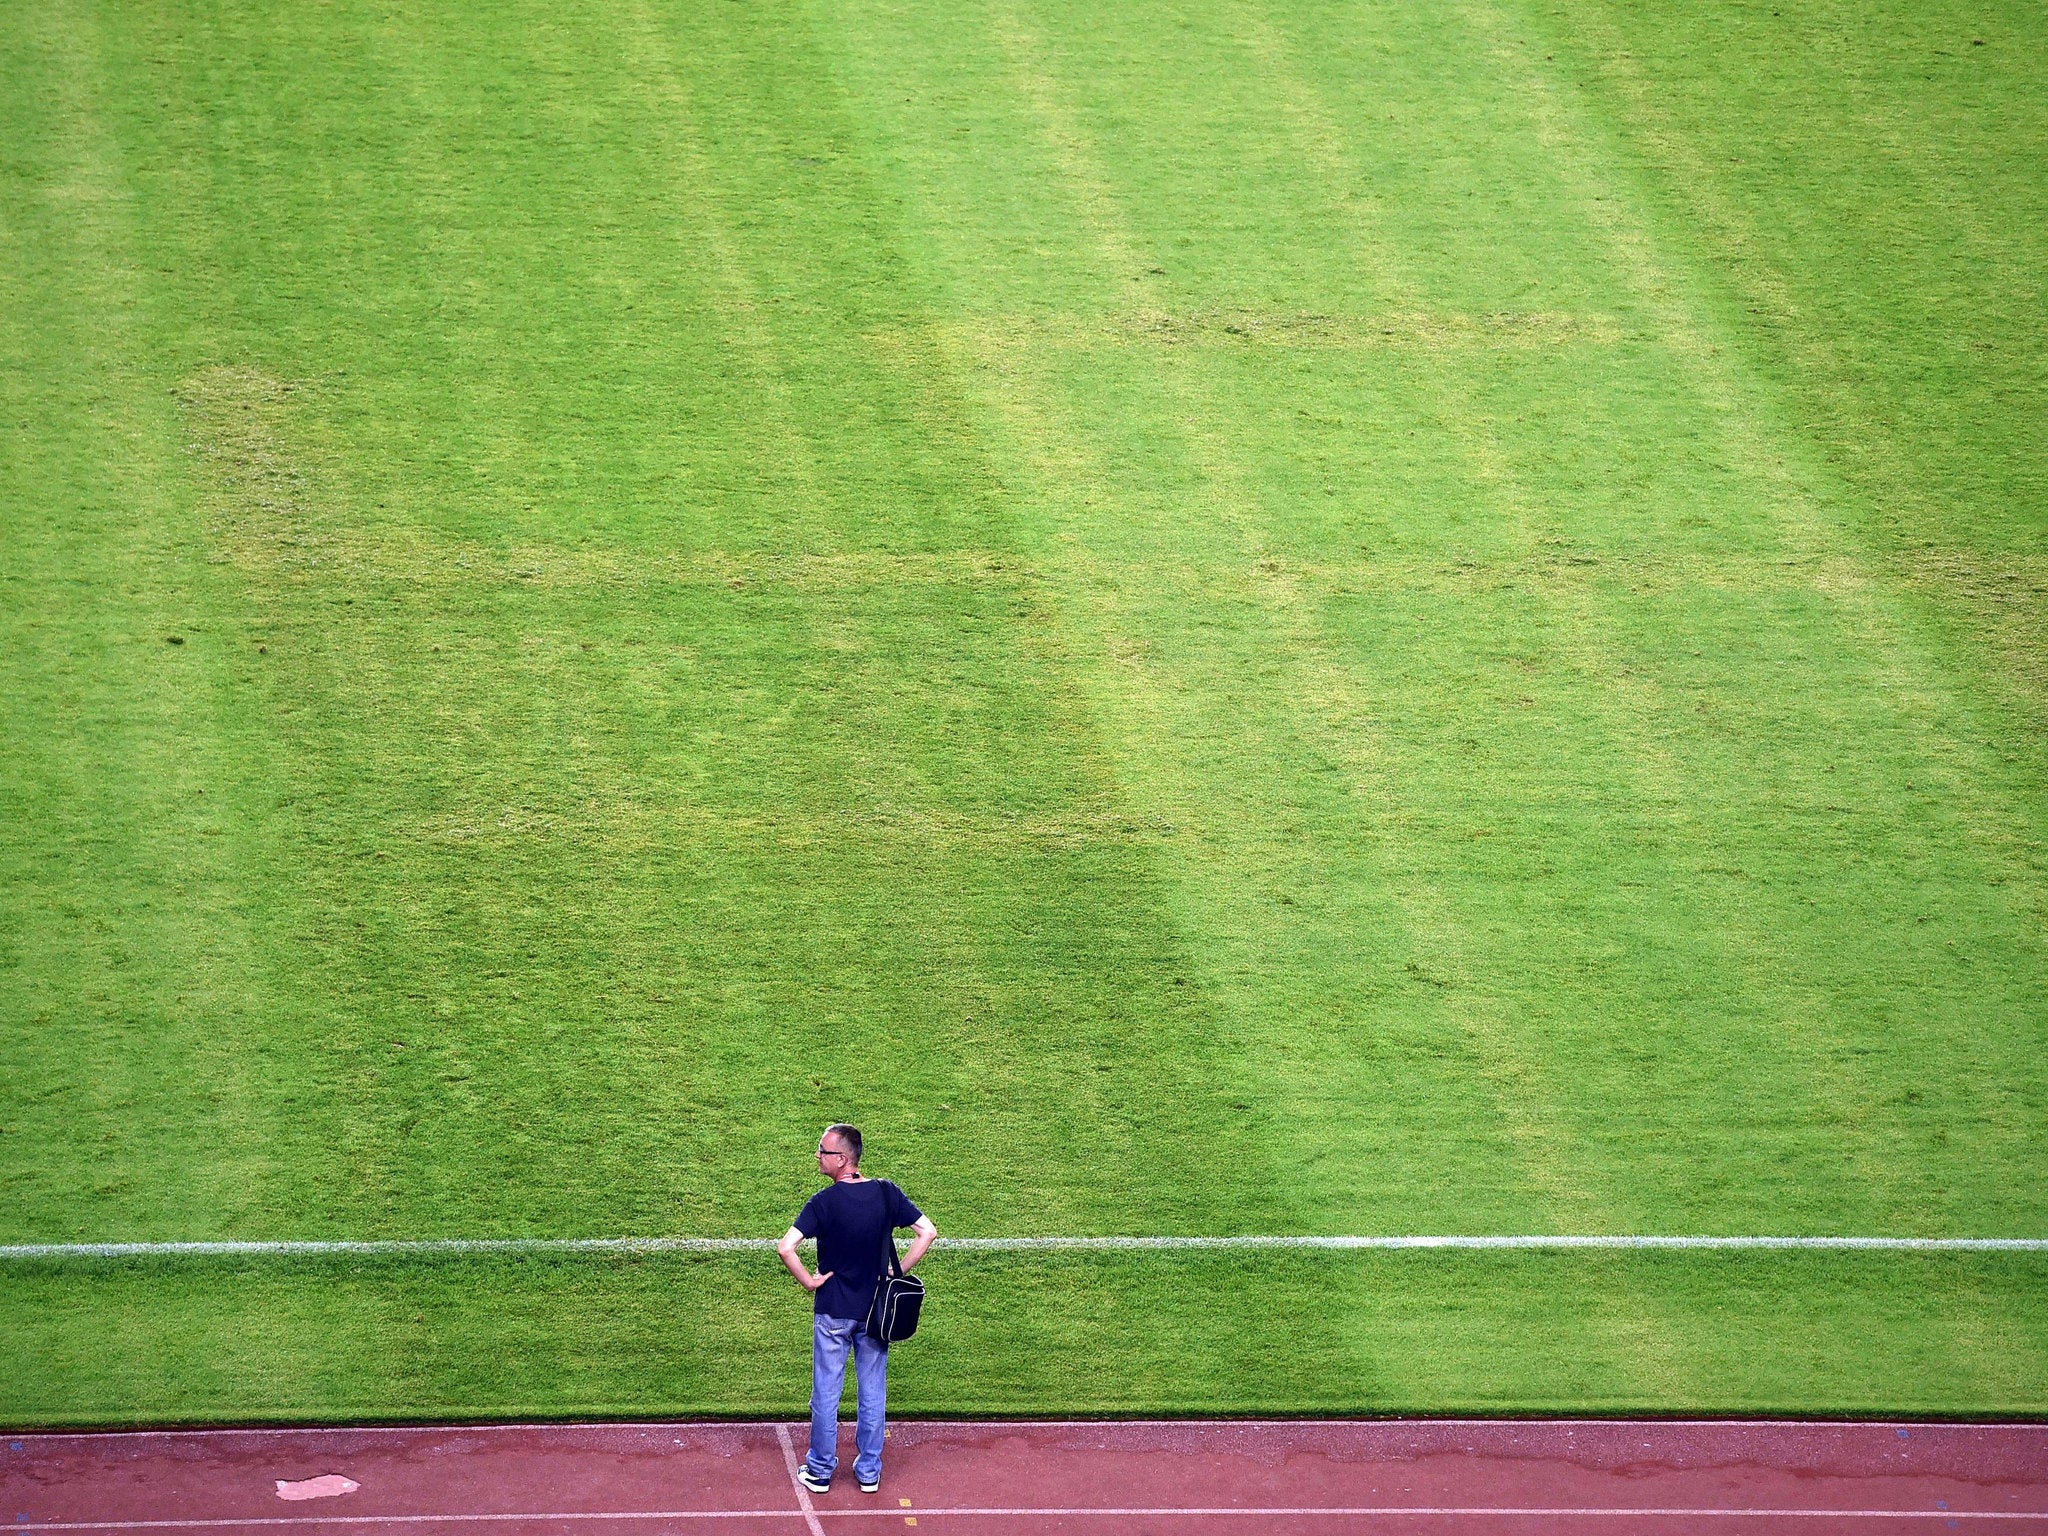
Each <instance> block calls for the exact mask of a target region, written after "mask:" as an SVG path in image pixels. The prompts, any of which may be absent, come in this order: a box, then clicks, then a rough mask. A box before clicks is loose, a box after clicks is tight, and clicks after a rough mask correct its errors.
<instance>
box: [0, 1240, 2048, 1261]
mask: <svg viewBox="0 0 2048 1536" xmlns="http://www.w3.org/2000/svg"><path fill="white" fill-rule="evenodd" d="M774 1246H775V1239H773V1238H770V1237H428V1238H375V1239H363V1240H347V1239H338V1240H332V1241H323V1240H314V1239H305V1240H286V1241H277V1242H234V1241H222V1242H191V1243H8V1244H0V1261H4V1260H7V1259H86V1258H90V1259H128V1258H160V1257H161V1258H175V1257H185V1256H190V1257H234V1256H237V1255H248V1256H252V1257H253V1256H265V1255H273V1256H294V1255H304V1256H314V1257H317V1256H320V1255H341V1256H347V1255H350V1254H360V1255H363V1256H365V1257H376V1256H406V1255H430V1254H437V1253H447V1254H469V1253H482V1254H488V1253H733V1252H756V1251H767V1250H771V1249H773V1248H774ZM934 1246H936V1247H939V1248H946V1249H953V1250H958V1251H961V1252H967V1253H1026V1252H1039V1251H1054V1250H1075V1249H1083V1250H1085V1249H1119V1250H1121V1249H1152V1248H1163V1249H1185V1248H1226V1249H1246V1248H1308V1249H1367V1248H1376V1249H1385V1248H1705V1249H1726V1248H1737V1249H1742V1248H1749V1249H1786V1248H1809V1249H1810V1248H1823V1249H1826V1248H1835V1249H1875V1250H1879V1251H1889V1252H1907V1253H2048V1238H2040V1237H1763V1236H1757V1237H1707V1236H1696V1237H1678V1236H1671V1237H1664V1236H1622V1235H1601V1236H1550V1235H1526V1236H1473V1237H1260V1236H1251V1235H1247V1236H1242V1237H942V1238H940V1239H939V1240H938V1242H937V1243H936V1244H935V1245H934Z"/></svg>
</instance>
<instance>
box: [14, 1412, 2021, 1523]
mask: <svg viewBox="0 0 2048 1536" xmlns="http://www.w3.org/2000/svg"><path fill="white" fill-rule="evenodd" d="M778 1430H779V1438H780V1439H781V1440H782V1445H783V1451H784V1454H785V1456H786V1458H787V1459H788V1461H789V1464H790V1466H791V1468H792V1477H793V1476H794V1466H795V1450H794V1447H793V1446H792V1445H791V1443H790V1440H789V1431H788V1429H787V1428H786V1427H783V1426H778ZM796 1489H797V1497H798V1500H799V1502H800V1503H801V1506H802V1508H801V1509H800V1510H794V1511H793V1510H790V1509H788V1508H786V1507H785V1508H781V1509H652V1510H609V1511H594V1510H582V1511H551V1512H542V1511H533V1512H528V1513H516V1514H488V1515H484V1514H470V1515H263V1516H242V1517H229V1518H222V1519H214V1520H69V1521H45V1522H39V1523H28V1524H21V1525H10V1526H6V1527H0V1529H6V1530H14V1531H144V1530H147V1531H167V1530H175V1531H196V1530H224V1529H231V1528H246V1527H252V1526H309V1525H435V1524H489V1523H496V1524H508V1523H513V1522H519V1521H531V1522H534V1523H541V1522H545V1521H551V1520H579V1521H593V1520H788V1519H791V1518H793V1517H794V1516H795V1515H796V1514H799V1513H800V1514H801V1515H802V1516H803V1518H804V1521H805V1523H806V1524H807V1525H808V1526H809V1528H810V1529H811V1531H813V1532H815V1533H816V1536H824V1526H823V1524H822V1523H821V1517H822V1520H873V1519H884V1518H886V1519H900V1518H901V1517H902V1515H903V1511H902V1510H901V1509H885V1508H877V1509H859V1508H854V1509H826V1510H819V1509H817V1508H816V1507H815V1506H813V1505H812V1503H811V1500H810V1494H809V1492H808V1491H807V1490H806V1489H805V1488H804V1487H803V1485H802V1484H800V1483H799V1484H797V1485H796ZM916 1514H917V1516H918V1518H919V1519H920V1520H922V1519H924V1518H925V1517H927V1516H932V1517H942V1516H946V1515H960V1516H978V1517H981V1518H984V1519H987V1518H1004V1517H1007V1518H1014V1519H1031V1518H1038V1519H1075V1518H1079V1517H1083V1516H1090V1515H1099V1516H1102V1517H1105V1518H1112V1519H1136V1518H1153V1519H1160V1518H1170V1517H1174V1516H1179V1517H1182V1518H1202V1519H1263V1520H1271V1519H1304V1518H1308V1519H1313V1518H1316V1517H1329V1518H1331V1519H1368V1518H1369V1519H1398V1518H1402V1517H1404V1516H1405V1517H1409V1518H1414V1519H1442V1518H1445V1517H1447V1516H1457V1517H1462V1518H1468V1519H1469V1518H1481V1517H1485V1516H1489V1515H1491V1516H1499V1517H1501V1518H1544V1517H1548V1518H1553V1519H1588V1518H1597V1517H1613V1518H1623V1519H1632V1520H1699V1519H1739V1520H1793V1519H1806V1520H2009V1521H2010V1520H2035V1521H2041V1522H2048V1510H1992V1509H1798V1508H1756V1509H1733V1508H1730V1509H1717V1508H1705V1507H1699V1506H1677V1505H1672V1506H1655V1505H1650V1506H1633V1507H1628V1508H1621V1507H1609V1506H1605V1505H1579V1506H1565V1505H1507V1504H1375V1505H1318V1504H1302V1505H1233V1504H1211V1505H1172V1504H1161V1505H1059V1506H1044V1507H1026V1506H1002V1505H987V1506H967V1505H950V1506H933V1505H926V1506H924V1507H922V1508H920V1509H918V1510H917V1511H916Z"/></svg>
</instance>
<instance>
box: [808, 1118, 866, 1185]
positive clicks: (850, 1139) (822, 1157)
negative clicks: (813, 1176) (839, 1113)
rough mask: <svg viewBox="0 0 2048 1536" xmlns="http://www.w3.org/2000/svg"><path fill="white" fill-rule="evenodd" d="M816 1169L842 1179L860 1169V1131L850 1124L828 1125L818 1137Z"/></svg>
mask: <svg viewBox="0 0 2048 1536" xmlns="http://www.w3.org/2000/svg"><path fill="white" fill-rule="evenodd" d="M818 1169H819V1171H820V1172H822V1173H824V1174H826V1175H827V1176H828V1177H831V1178H834V1179H844V1178H848V1177H850V1176H851V1175H853V1174H855V1173H857V1172H859V1171H860V1132H859V1131H857V1130H855V1129H854V1128H853V1127H852V1126H850V1125H828V1126H826V1127H825V1129H824V1131H823V1133H822V1134H821V1135H820V1136H819V1137H818Z"/></svg>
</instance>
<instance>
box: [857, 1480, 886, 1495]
mask: <svg viewBox="0 0 2048 1536" xmlns="http://www.w3.org/2000/svg"><path fill="white" fill-rule="evenodd" d="M860 1491H861V1492H862V1493H880V1492H881V1491H882V1480H881V1479H880V1478H879V1477H878V1478H876V1479H875V1480H874V1481H873V1482H872V1483H862V1484H861V1485H860Z"/></svg>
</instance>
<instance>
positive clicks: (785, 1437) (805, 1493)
mask: <svg viewBox="0 0 2048 1536" xmlns="http://www.w3.org/2000/svg"><path fill="white" fill-rule="evenodd" d="M775 1439H776V1442H777V1443H778V1444H779V1445H781V1447H782V1464H783V1466H785V1467H786V1468H788V1469H789V1486H790V1487H792V1488H794V1489H795V1490H796V1502H797V1507H798V1508H799V1509H801V1510H802V1511H803V1512H804V1525H805V1527H806V1528H807V1529H808V1530H809V1531H810V1533H811V1536H825V1527H824V1526H822V1525H820V1524H818V1512H817V1511H816V1510H815V1509H813V1508H812V1507H811V1490H810V1489H808V1488H806V1487H805V1486H804V1485H803V1483H802V1482H801V1481H800V1480H799V1479H798V1477H797V1475H796V1470H797V1468H796V1443H795V1442H794V1441H793V1440H791V1439H790V1437H789V1426H788V1425H787V1424H778V1425H776V1426H775Z"/></svg>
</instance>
